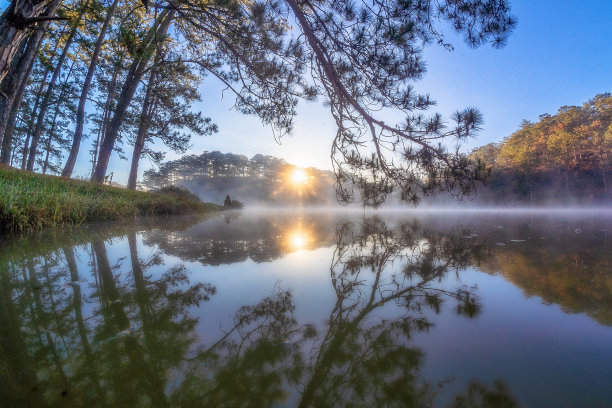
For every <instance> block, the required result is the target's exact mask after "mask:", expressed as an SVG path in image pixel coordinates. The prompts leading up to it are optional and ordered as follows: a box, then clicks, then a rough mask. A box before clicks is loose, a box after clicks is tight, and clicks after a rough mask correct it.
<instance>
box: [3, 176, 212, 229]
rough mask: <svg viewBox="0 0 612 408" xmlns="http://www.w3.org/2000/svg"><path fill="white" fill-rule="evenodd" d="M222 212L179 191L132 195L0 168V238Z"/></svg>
mask: <svg viewBox="0 0 612 408" xmlns="http://www.w3.org/2000/svg"><path fill="white" fill-rule="evenodd" d="M221 210H222V207H221V206H220V205H217V204H213V203H205V202H202V201H201V200H200V199H199V198H198V197H197V196H195V195H193V194H191V193H189V192H188V191H186V190H181V189H179V188H167V189H165V190H164V191H160V192H145V191H133V190H127V189H123V188H119V187H111V186H106V185H100V184H95V183H91V182H88V181H83V180H74V179H70V178H64V177H59V176H50V175H42V174H37V173H31V172H26V171H22V170H18V169H14V168H11V167H7V166H0V234H2V235H15V234H18V233H23V232H30V231H38V230H41V229H43V228H47V227H54V226H60V225H80V224H83V223H85V222H96V221H110V220H121V219H126V218H134V217H143V216H145V217H146V216H166V215H209V214H213V213H215V212H218V211H221Z"/></svg>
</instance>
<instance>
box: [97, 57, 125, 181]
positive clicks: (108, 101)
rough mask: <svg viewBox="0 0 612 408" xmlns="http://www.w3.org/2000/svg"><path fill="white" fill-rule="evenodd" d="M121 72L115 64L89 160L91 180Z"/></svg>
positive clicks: (118, 65) (119, 66) (117, 64)
mask: <svg viewBox="0 0 612 408" xmlns="http://www.w3.org/2000/svg"><path fill="white" fill-rule="evenodd" d="M120 71H121V64H119V63H115V68H114V70H113V76H112V78H111V82H110V84H109V85H108V95H107V96H106V102H105V103H104V109H103V110H102V123H101V124H100V128H99V129H98V137H97V139H96V141H95V143H94V147H93V151H92V158H91V177H92V179H93V173H94V170H95V169H96V164H97V162H98V150H99V149H100V141H101V140H102V139H104V135H105V134H106V128H107V123H108V116H109V113H110V111H111V107H112V104H113V101H114V100H115V88H116V87H117V76H118V75H119V72H120Z"/></svg>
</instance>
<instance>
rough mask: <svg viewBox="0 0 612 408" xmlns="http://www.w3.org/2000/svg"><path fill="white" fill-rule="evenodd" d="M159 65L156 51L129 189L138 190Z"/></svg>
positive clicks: (137, 136) (131, 169) (140, 120)
mask: <svg viewBox="0 0 612 408" xmlns="http://www.w3.org/2000/svg"><path fill="white" fill-rule="evenodd" d="M158 65H159V53H156V54H155V59H154V61H153V67H152V68H151V75H150V76H149V82H148V84H147V90H146V92H145V97H144V101H143V102H142V110H141V111H140V118H139V121H138V122H139V123H138V133H137V135H136V142H135V143H134V152H133V153H132V166H131V168H130V176H129V177H128V185H127V188H128V190H136V181H137V179H138V162H139V161H140V155H141V153H142V149H143V148H144V145H145V141H146V137H147V132H148V131H149V126H150V124H151V115H150V113H149V108H150V106H151V94H152V93H153V92H152V91H153V87H154V86H155V76H156V75H157V67H158Z"/></svg>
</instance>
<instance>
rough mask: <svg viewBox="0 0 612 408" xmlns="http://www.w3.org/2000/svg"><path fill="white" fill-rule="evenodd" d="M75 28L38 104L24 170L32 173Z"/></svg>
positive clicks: (75, 27) (74, 34) (75, 31)
mask: <svg viewBox="0 0 612 408" xmlns="http://www.w3.org/2000/svg"><path fill="white" fill-rule="evenodd" d="M77 31H78V30H77V26H76V25H75V26H74V27H73V28H72V31H71V32H70V35H69V36H68V38H67V39H66V44H65V45H64V50H63V51H62V55H61V56H60V58H59V60H58V61H57V65H56V66H55V70H54V71H53V75H52V76H51V81H49V86H48V87H47V92H46V93H45V96H44V98H43V100H42V102H41V104H40V110H39V111H38V118H37V120H36V128H34V132H33V134H32V144H31V145H30V149H29V154H28V161H27V164H26V170H28V171H32V170H34V160H35V159H36V148H37V147H38V141H39V140H40V135H41V134H42V131H43V126H44V122H45V115H46V114H47V108H48V107H49V102H50V101H51V96H52V94H53V89H54V88H55V83H56V82H57V79H58V78H59V75H60V73H61V71H62V66H63V65H64V61H66V57H67V56H68V50H69V49H70V47H71V45H72V41H73V40H74V37H75V36H76V33H77Z"/></svg>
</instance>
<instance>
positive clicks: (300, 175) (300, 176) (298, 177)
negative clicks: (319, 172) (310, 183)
mask: <svg viewBox="0 0 612 408" xmlns="http://www.w3.org/2000/svg"><path fill="white" fill-rule="evenodd" d="M307 179H308V176H307V175H306V172H305V171H304V170H302V169H296V170H295V171H294V172H293V174H292V175H291V180H293V183H295V184H303V183H305V182H306V180H307Z"/></svg>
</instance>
